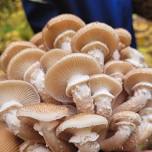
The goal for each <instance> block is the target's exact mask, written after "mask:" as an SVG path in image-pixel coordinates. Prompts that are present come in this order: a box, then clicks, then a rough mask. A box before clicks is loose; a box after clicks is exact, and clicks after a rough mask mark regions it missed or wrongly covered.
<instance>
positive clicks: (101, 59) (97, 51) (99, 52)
mask: <svg viewBox="0 0 152 152" xmlns="http://www.w3.org/2000/svg"><path fill="white" fill-rule="evenodd" d="M88 54H89V55H91V56H92V57H94V58H95V59H96V60H97V61H98V62H99V63H100V65H101V66H103V65H104V56H105V55H104V52H103V51H102V50H100V49H97V48H96V49H93V50H91V51H88Z"/></svg>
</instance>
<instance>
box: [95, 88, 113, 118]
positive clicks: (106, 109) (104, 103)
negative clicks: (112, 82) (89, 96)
mask: <svg viewBox="0 0 152 152" xmlns="http://www.w3.org/2000/svg"><path fill="white" fill-rule="evenodd" d="M113 98H114V96H113V95H112V94H111V92H110V91H109V90H108V89H107V88H105V87H102V88H100V90H98V91H96V92H95V93H94V94H93V99H94V103H95V106H96V113H97V114H99V115H102V116H104V117H106V118H108V117H109V116H111V114H112V104H111V102H112V100H113Z"/></svg>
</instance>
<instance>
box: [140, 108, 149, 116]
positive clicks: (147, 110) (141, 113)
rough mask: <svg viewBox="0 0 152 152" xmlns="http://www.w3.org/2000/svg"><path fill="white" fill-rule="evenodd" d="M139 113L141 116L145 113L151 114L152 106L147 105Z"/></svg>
mask: <svg viewBox="0 0 152 152" xmlns="http://www.w3.org/2000/svg"><path fill="white" fill-rule="evenodd" d="M139 114H140V115H141V116H144V115H151V114H152V108H151V107H146V108H144V109H142V110H141V111H140V112H139Z"/></svg>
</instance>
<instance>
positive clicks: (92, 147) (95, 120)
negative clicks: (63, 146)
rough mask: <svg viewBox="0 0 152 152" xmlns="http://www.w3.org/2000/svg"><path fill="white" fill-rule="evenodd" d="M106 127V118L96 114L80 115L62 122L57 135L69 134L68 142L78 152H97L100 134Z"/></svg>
mask: <svg viewBox="0 0 152 152" xmlns="http://www.w3.org/2000/svg"><path fill="white" fill-rule="evenodd" d="M107 127H108V121H107V119H106V118H104V117H102V116H100V115H96V114H86V113H80V114H77V115H74V116H71V117H70V118H67V119H66V120H65V121H63V122H62V123H61V124H60V125H59V126H58V128H57V130H56V132H57V135H61V134H62V133H69V134H70V135H71V137H70V139H69V142H70V143H73V144H75V146H76V147H78V149H79V152H98V151H99V150H100V145H99V143H98V142H97V140H98V138H99V136H100V134H101V133H102V132H104V131H105V130H106V129H107Z"/></svg>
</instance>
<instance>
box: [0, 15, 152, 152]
mask: <svg viewBox="0 0 152 152" xmlns="http://www.w3.org/2000/svg"><path fill="white" fill-rule="evenodd" d="M131 40H132V37H131V34H130V33H129V32H128V31H126V30H125V29H122V28H118V29H114V28H112V27H111V26H109V25H107V24H105V23H101V22H93V23H89V24H85V23H84V21H83V20H81V19H80V18H79V17H77V16H75V15H72V14H62V15H59V16H57V17H54V18H52V19H51V20H49V21H48V22H47V23H46V25H45V26H44V28H43V29H42V31H40V32H39V33H37V34H35V35H33V37H32V38H31V39H30V41H16V42H12V43H10V44H9V45H8V46H7V47H6V49H5V50H4V52H3V53H2V55H1V57H0V68H1V69H0V70H2V71H0V135H1V138H0V152H1V151H2V152H17V151H19V152H77V151H78V152H99V151H100V150H103V151H106V152H107V151H136V152H140V151H141V150H142V149H150V148H149V145H150V144H151V143H152V138H151V137H152V123H151V122H152V103H151V101H152V69H151V68H149V67H148V66H147V65H146V63H145V61H144V57H143V55H142V54H141V53H140V52H138V51H137V50H136V49H134V48H132V47H130V44H131ZM141 145H142V146H141Z"/></svg>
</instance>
